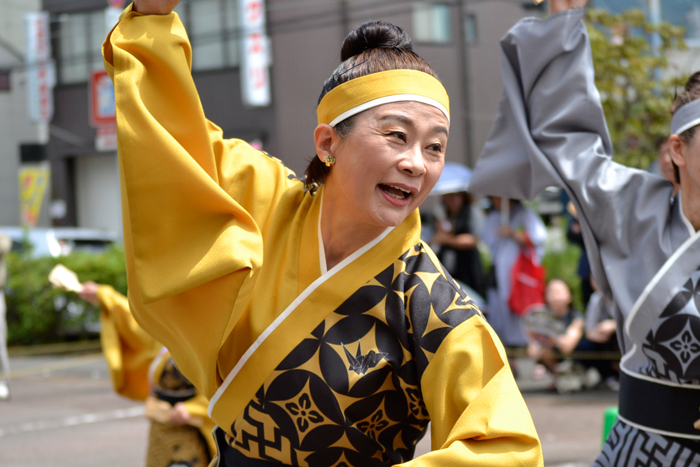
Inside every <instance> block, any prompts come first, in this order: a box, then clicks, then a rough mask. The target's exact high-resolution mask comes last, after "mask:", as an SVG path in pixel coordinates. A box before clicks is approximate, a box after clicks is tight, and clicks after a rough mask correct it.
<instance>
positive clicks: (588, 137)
mask: <svg viewBox="0 0 700 467" xmlns="http://www.w3.org/2000/svg"><path fill="white" fill-rule="evenodd" d="M583 15H584V11H583V10H582V9H576V10H568V11H562V12H559V13H556V14H554V15H552V16H551V17H549V18H548V19H546V20H543V19H538V18H527V19H524V20H521V21H520V22H519V23H518V24H517V25H516V26H515V27H513V28H512V29H511V30H510V31H509V32H508V33H507V34H506V35H505V36H504V38H503V39H502V40H501V51H502V61H501V63H502V73H503V81H504V90H503V93H502V96H501V101H500V103H499V114H498V117H497V119H496V122H495V123H494V126H493V128H492V130H491V134H490V135H489V139H488V141H487V143H486V145H485V147H484V151H483V152H482V154H481V157H480V159H479V161H478V163H477V166H476V170H475V171H474V175H473V177H472V181H471V184H470V190H471V191H475V192H477V193H481V194H489V195H496V196H509V197H512V198H518V199H523V198H532V197H534V196H535V195H536V194H537V193H539V192H540V191H542V190H543V189H544V188H546V187H547V186H552V185H553V186H559V187H563V188H565V189H566V190H567V192H568V193H569V195H570V197H571V199H572V202H573V203H574V204H575V206H576V209H577V213H578V216H579V221H580V223H581V227H582V231H583V235H584V239H586V249H587V253H588V256H589V258H590V259H591V268H592V270H593V273H594V276H595V277H596V280H597V281H598V283H599V286H600V287H601V290H603V291H609V286H608V283H607V277H606V275H605V271H604V269H603V267H602V263H601V260H600V248H601V247H604V248H607V249H608V250H612V251H615V252H616V253H615V254H622V255H629V254H632V252H631V249H630V245H633V244H635V243H638V240H639V238H638V236H640V235H651V234H652V232H653V229H650V228H649V227H650V226H652V225H653V226H655V227H654V228H657V229H658V228H659V227H658V226H662V225H664V222H665V216H666V215H667V213H668V199H669V196H670V194H671V193H670V191H671V187H670V186H669V185H668V183H665V182H664V180H663V179H661V178H660V177H655V176H652V175H650V174H648V173H646V172H644V171H640V170H634V169H630V168H628V167H624V166H622V165H619V164H616V163H614V162H612V160H611V158H610V155H611V154H612V144H611V142H610V137H609V134H608V130H607V127H606V123H605V116H604V114H603V109H602V105H601V102H600V96H599V94H598V91H597V89H596V87H595V82H594V71H593V63H592V59H591V48H590V43H589V40H588V33H587V31H586V26H585V25H584V23H583V21H582V18H583ZM661 192H664V193H666V192H667V194H668V196H658V195H660V194H661Z"/></svg>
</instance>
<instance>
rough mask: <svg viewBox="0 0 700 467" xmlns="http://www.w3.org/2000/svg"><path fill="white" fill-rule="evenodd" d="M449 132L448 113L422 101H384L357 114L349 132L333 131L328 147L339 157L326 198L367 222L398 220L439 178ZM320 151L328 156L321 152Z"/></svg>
mask: <svg viewBox="0 0 700 467" xmlns="http://www.w3.org/2000/svg"><path fill="white" fill-rule="evenodd" d="M317 131H318V129H317ZM448 132H449V122H448V120H447V118H446V117H445V115H444V114H443V113H442V112H441V111H440V110H438V109H437V108H435V107H433V106H431V105H428V104H423V103H420V102H396V103H391V104H384V105H380V106H378V107H374V108H371V109H369V110H366V111H364V112H362V113H360V114H358V115H357V116H355V118H354V123H353V126H352V130H351V131H350V134H349V135H347V136H346V137H345V138H342V139H340V138H338V137H337V135H335V132H334V131H333V134H334V140H333V142H332V143H331V145H330V148H329V151H330V153H331V154H332V155H333V156H334V157H335V159H336V162H335V164H334V165H333V168H332V169H331V172H330V174H329V176H328V178H327V179H326V183H325V185H326V188H325V194H324V203H325V202H326V198H328V201H329V202H331V203H332V205H333V212H341V213H342V215H343V216H345V217H346V218H347V219H349V220H352V221H353V222H357V223H360V224H364V225H367V226H369V227H375V228H382V229H383V228H386V227H389V226H396V225H399V224H400V223H401V222H403V220H404V219H405V218H406V217H407V216H408V215H409V214H410V213H411V212H413V211H414V210H415V209H416V208H418V206H420V204H421V203H422V202H423V201H424V200H425V198H426V197H427V196H428V194H429V193H430V190H431V189H432V188H433V186H434V185H435V183H436V182H437V180H438V178H440V173H441V172H442V167H443V165H444V162H445V148H446V146H447V137H448ZM317 146H318V145H317ZM319 157H321V158H323V157H324V156H323V155H322V154H321V153H320V152H319ZM338 210H341V211H338Z"/></svg>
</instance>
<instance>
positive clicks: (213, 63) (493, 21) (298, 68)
mask: <svg viewBox="0 0 700 467" xmlns="http://www.w3.org/2000/svg"><path fill="white" fill-rule="evenodd" d="M239 1H240V0H190V1H187V0H185V1H183V2H182V3H181V4H180V5H179V6H178V8H177V10H176V11H177V12H178V13H179V15H180V17H181V19H182V20H183V23H184V24H185V26H186V28H187V31H188V34H189V37H190V40H191V42H192V46H193V77H194V81H195V83H196V85H197V87H198V89H199V92H200V97H201V100H202V105H203V107H204V110H205V113H206V114H207V117H208V118H209V119H210V120H212V121H213V122H215V123H216V124H217V125H219V126H221V127H222V129H223V130H224V135H225V136H226V137H235V138H242V139H245V140H248V141H255V142H257V143H259V144H261V145H262V147H263V148H264V149H265V150H266V151H268V152H269V153H270V154H272V155H274V156H275V157H278V158H280V159H282V160H283V161H284V162H285V164H287V165H288V166H289V167H291V168H292V169H293V170H295V171H296V172H297V173H301V172H303V171H304V168H305V166H306V163H307V161H308V160H309V159H310V158H311V157H312V156H313V155H314V146H313V138H312V135H313V129H314V128H315V125H316V113H315V108H316V102H317V99H318V94H319V93H320V90H321V86H322V84H323V82H324V80H325V79H326V78H327V77H328V76H329V75H330V73H331V72H332V70H333V69H334V68H335V67H336V66H337V65H338V64H339V55H340V45H341V43H342V40H343V38H344V37H345V35H346V34H347V32H349V31H350V30H352V29H353V28H354V27H356V26H357V25H359V24H361V23H362V22H364V21H368V20H377V19H382V20H386V21H390V22H392V23H394V24H397V25H399V26H401V27H403V28H404V29H406V30H407V31H408V32H409V34H410V35H411V36H412V38H413V40H414V46H415V49H416V51H417V52H418V53H419V54H420V55H421V56H423V57H424V58H425V59H426V60H427V61H428V62H429V63H430V64H431V65H432V66H433V67H434V68H435V70H436V71H437V73H438V74H439V76H440V78H441V79H442V81H443V83H444V84H445V87H446V88H447V90H448V92H449V94H450V98H451V109H452V125H451V135H450V143H449V146H448V154H447V158H448V160H452V161H458V162H462V163H466V164H469V165H473V163H474V162H475V161H476V159H477V157H478V153H479V151H480V150H481V147H482V146H483V143H484V141H485V140H486V137H487V135H488V131H489V129H490V126H491V123H492V122H493V119H494V118H495V114H496V108H497V102H498V98H499V95H500V90H501V82H500V63H499V55H498V39H499V38H500V37H501V36H502V35H503V34H504V33H505V32H506V31H507V30H508V28H509V27H510V26H512V25H513V24H514V23H515V22H516V21H517V20H518V19H520V18H521V17H523V16H527V15H533V14H534V15H541V11H542V10H540V9H532V10H531V9H529V2H523V1H519V0H518V1H514V0H503V1H489V2H473V3H472V2H469V1H466V0H447V1H440V2H431V1H416V2H409V1H403V0H400V1H397V0H384V1H368V0H326V1H308V0H268V1H267V2H266V9H267V12H266V20H267V34H268V36H269V42H268V44H269V55H268V58H269V64H270V66H269V70H270V86H271V97H272V99H271V104H270V105H269V106H266V107H260V108H252V107H248V106H246V105H245V104H244V103H243V100H242V97H241V78H240V69H239V68H240V62H241V40H240V31H241V29H240V26H239V19H238V18H239V15H238V14H237V13H238V8H239V4H238V2H239ZM105 3H106V2H105V0H44V1H43V8H44V9H45V10H47V11H49V12H50V14H51V24H52V39H53V40H52V46H53V51H54V57H55V60H56V67H57V86H56V88H55V90H54V97H55V113H54V118H53V120H52V122H51V137H50V140H49V142H48V145H47V153H48V157H49V159H50V161H51V168H52V179H53V192H52V195H53V200H54V201H55V202H58V203H59V204H62V205H63V206H65V207H66V209H65V215H63V216H62V217H61V218H56V219H54V223H55V224H56V225H77V226H80V227H90V228H102V229H108V230H115V231H120V230H121V221H120V206H119V188H118V169H117V159H116V151H115V150H97V149H96V141H95V129H94V128H92V127H91V126H90V124H89V112H88V104H89V98H88V76H89V74H90V71H91V70H92V69H99V68H101V66H102V63H101V56H100V45H101V42H102V39H103V38H104V35H105V32H106V26H105ZM524 5H525V6H524Z"/></svg>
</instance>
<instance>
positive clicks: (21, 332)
mask: <svg viewBox="0 0 700 467" xmlns="http://www.w3.org/2000/svg"><path fill="white" fill-rule="evenodd" d="M58 263H61V264H63V265H65V266H66V267H67V268H68V269H71V270H73V271H75V272H76V273H77V274H78V278H79V279H80V281H82V282H84V281H88V280H92V281H95V282H98V283H101V284H109V285H112V286H113V287H114V288H115V289H116V290H118V291H119V292H121V293H126V266H125V263H124V251H123V249H122V248H121V247H111V248H109V249H107V250H106V251H105V252H104V253H100V254H94V253H71V254H69V255H66V256H61V257H58V258H53V257H40V258H32V257H31V256H30V255H29V250H27V249H24V250H22V251H19V252H13V253H10V254H9V255H8V257H7V269H8V271H7V272H8V281H7V288H6V289H5V295H6V301H7V325H8V344H9V345H33V344H46V343H52V342H60V341H64V340H80V339H85V338H89V337H96V335H97V333H98V332H99V322H100V316H99V310H98V309H97V308H96V307H94V306H92V305H90V304H88V303H86V302H84V301H82V300H81V299H80V298H79V297H78V296H77V295H76V294H74V293H70V292H64V291H61V290H58V289H54V288H53V287H52V286H51V284H50V283H49V281H48V277H49V272H50V271H51V269H52V268H53V267H54V266H55V265H56V264H58Z"/></svg>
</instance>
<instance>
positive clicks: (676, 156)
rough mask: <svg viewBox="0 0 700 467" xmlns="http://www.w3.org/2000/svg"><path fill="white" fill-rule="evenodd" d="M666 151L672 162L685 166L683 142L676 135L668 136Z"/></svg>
mask: <svg viewBox="0 0 700 467" xmlns="http://www.w3.org/2000/svg"><path fill="white" fill-rule="evenodd" d="M668 151H669V153H670V154H671V160H672V161H673V163H674V164H676V165H677V166H678V167H685V165H686V162H685V152H686V150H685V144H683V141H681V138H680V137H679V136H678V135H671V137H670V138H668Z"/></svg>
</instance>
